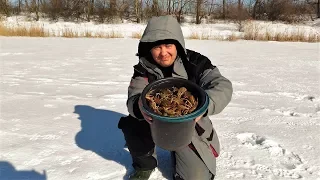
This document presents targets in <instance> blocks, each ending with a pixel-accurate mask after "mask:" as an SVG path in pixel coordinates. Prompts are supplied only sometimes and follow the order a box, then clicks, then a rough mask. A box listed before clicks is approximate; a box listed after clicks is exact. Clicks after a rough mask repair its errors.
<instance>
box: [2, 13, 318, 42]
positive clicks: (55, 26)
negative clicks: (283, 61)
mask: <svg viewBox="0 0 320 180" xmlns="http://www.w3.org/2000/svg"><path fill="white" fill-rule="evenodd" d="M2 23H3V25H5V26H6V27H26V28H30V27H41V28H43V30H44V31H45V32H48V33H49V34H50V35H51V36H52V35H53V36H62V35H63V32H73V33H76V34H78V35H79V36H81V35H83V34H85V33H86V32H91V33H92V35H97V34H117V35H120V37H123V38H132V37H133V35H134V34H139V35H142V34H143V31H144V29H145V27H146V24H137V23H132V22H125V23H118V24H98V23H94V22H78V23H76V22H65V21H63V20H58V21H49V20H48V19H45V18H40V20H39V21H33V20H31V19H30V18H28V17H26V16H10V17H6V18H5V20H4V21H2ZM241 24H242V25H241V26H243V28H242V29H243V30H245V31H246V32H247V33H250V34H256V35H261V34H262V35H265V34H266V32H267V33H269V34H270V35H272V36H276V34H279V33H284V34H287V35H291V34H295V35H300V34H303V35H304V36H306V37H308V36H312V37H316V36H319V35H320V34H319V33H320V27H319V26H318V25H316V24H315V22H313V23H312V22H306V23H300V24H283V23H280V22H266V21H247V22H242V23H241ZM181 28H182V31H183V34H184V36H185V37H195V36H196V37H198V38H196V39H226V38H228V37H229V36H236V37H242V36H244V33H243V32H239V23H237V22H227V21H225V22H224V21H221V20H216V22H215V23H213V24H206V23H203V24H200V25H195V24H191V23H182V24H181Z"/></svg>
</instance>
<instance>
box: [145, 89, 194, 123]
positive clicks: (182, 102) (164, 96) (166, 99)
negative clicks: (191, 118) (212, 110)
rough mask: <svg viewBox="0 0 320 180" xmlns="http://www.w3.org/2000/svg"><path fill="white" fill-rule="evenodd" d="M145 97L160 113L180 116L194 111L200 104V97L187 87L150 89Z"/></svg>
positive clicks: (151, 106) (157, 112)
mask: <svg viewBox="0 0 320 180" xmlns="http://www.w3.org/2000/svg"><path fill="white" fill-rule="evenodd" d="M145 98H146V99H147V102H148V104H149V106H150V108H151V109H152V110H153V111H154V112H155V113H156V114H159V115H162V116H168V117H178V116H183V115H186V114H190V113H192V112H193V111H194V110H195V109H196V108H197V106H198V99H195V97H194V96H193V95H192V94H191V93H190V92H189V91H188V90H187V89H186V88H185V87H180V88H177V87H172V88H165V89H161V90H159V91H157V92H155V90H151V91H149V92H148V93H147V94H146V96H145Z"/></svg>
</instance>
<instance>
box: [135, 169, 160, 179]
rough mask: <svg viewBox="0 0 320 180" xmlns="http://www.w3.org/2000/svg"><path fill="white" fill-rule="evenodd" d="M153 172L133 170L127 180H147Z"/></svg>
mask: <svg viewBox="0 0 320 180" xmlns="http://www.w3.org/2000/svg"><path fill="white" fill-rule="evenodd" d="M153 171H154V169H152V170H145V171H142V170H135V171H134V172H133V173H132V174H131V175H130V176H129V180H148V179H149V177H150V176H151V173H152V172H153Z"/></svg>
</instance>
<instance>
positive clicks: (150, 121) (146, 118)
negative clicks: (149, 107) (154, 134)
mask: <svg viewBox="0 0 320 180" xmlns="http://www.w3.org/2000/svg"><path fill="white" fill-rule="evenodd" d="M138 105H139V109H140V111H141V114H142V116H143V118H144V119H145V120H146V121H147V122H148V123H149V124H152V118H151V117H150V116H148V115H147V114H146V113H145V112H143V110H142V100H141V96H140V97H139V101H138Z"/></svg>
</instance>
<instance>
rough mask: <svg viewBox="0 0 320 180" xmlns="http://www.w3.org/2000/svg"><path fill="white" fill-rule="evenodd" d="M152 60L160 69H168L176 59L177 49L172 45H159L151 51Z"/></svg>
mask: <svg viewBox="0 0 320 180" xmlns="http://www.w3.org/2000/svg"><path fill="white" fill-rule="evenodd" d="M151 54H152V57H153V59H154V60H155V61H156V62H157V63H158V64H159V65H160V66H162V67H169V66H171V65H172V64H173V62H174V61H175V60H176V58H177V48H176V46H175V45H174V44H161V45H158V46H155V47H153V48H152V49H151Z"/></svg>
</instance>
